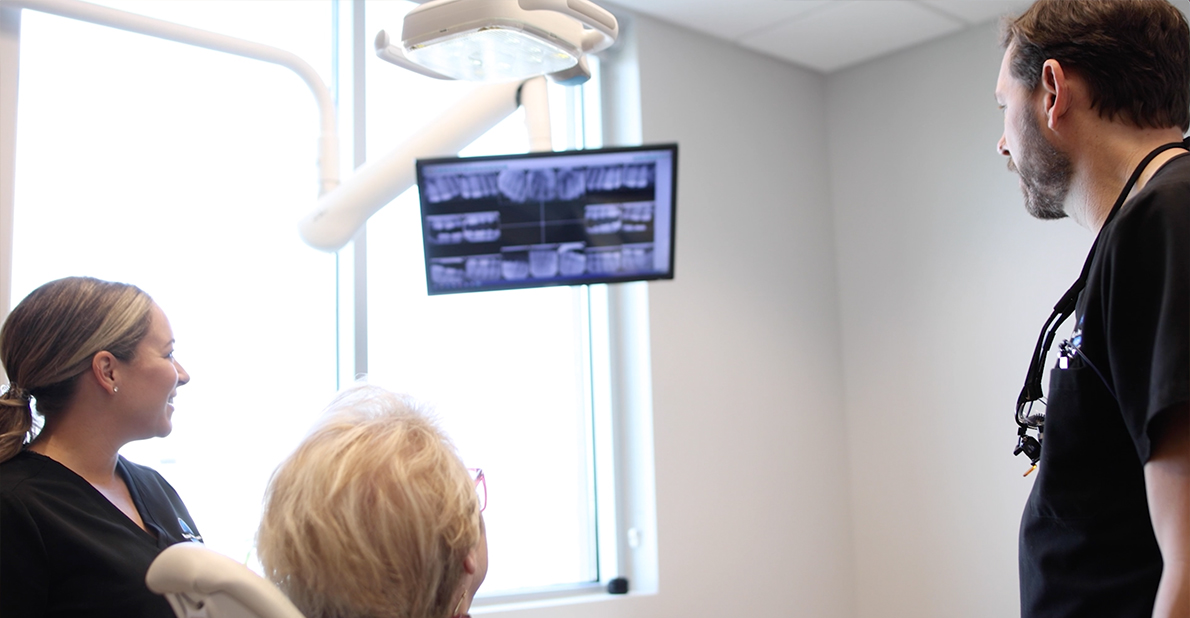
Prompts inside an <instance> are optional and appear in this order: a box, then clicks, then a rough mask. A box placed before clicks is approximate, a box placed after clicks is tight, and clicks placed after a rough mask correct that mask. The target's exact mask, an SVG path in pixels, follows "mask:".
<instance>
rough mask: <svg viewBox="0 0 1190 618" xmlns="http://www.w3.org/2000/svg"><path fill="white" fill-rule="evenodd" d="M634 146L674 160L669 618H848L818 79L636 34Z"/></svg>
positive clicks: (641, 28)
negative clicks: (637, 139)
mask: <svg viewBox="0 0 1190 618" xmlns="http://www.w3.org/2000/svg"><path fill="white" fill-rule="evenodd" d="M637 27H638V31H637V45H638V46H639V61H640V83H641V106H642V111H641V114H642V117H641V120H642V125H643V130H644V131H643V133H644V135H643V137H644V141H645V142H646V143H652V142H666V141H676V142H678V143H679V144H680V149H679V157H678V158H679V172H678V180H679V189H678V202H679V208H678V217H677V220H678V224H677V233H678V245H677V257H676V264H677V274H676V278H675V280H674V281H672V282H669V283H658V284H654V285H652V286H651V287H650V289H649V304H650V316H651V322H650V328H651V330H652V335H653V336H652V353H653V393H654V433H655V441H656V459H657V461H656V470H657V515H658V527H659V534H660V547H659V549H660V567H661V594H662V595H663V596H664V597H665V598H666V600H665V609H666V611H665V613H664V615H667V616H679V615H680V616H762V615H788V616H817V617H831V616H850V615H851V613H852V612H851V601H850V599H851V597H852V594H851V590H852V586H851V573H852V572H851V562H852V561H851V540H850V532H849V505H848V496H847V479H848V472H847V457H846V449H845V441H844V440H845V436H844V433H843V430H844V425H843V417H842V415H841V410H842V380H841V375H840V362H841V361H840V353H839V343H838V342H839V309H838V305H837V301H836V298H837V291H836V285H835V260H834V255H835V248H834V242H833V235H832V216H831V212H830V210H829V199H828V186H827V171H828V170H827V160H826V156H825V155H826V148H827V132H826V126H825V122H824V120H825V115H826V107H825V103H826V101H825V98H824V94H825V89H824V87H825V80H824V79H823V78H822V77H821V76H819V75H816V74H814V73H812V72H809V71H804V70H801V69H798V68H795V67H792V66H790V65H788V64H783V63H780V62H778V61H775V60H770V59H768V58H765V57H761V56H758V55H755V54H752V53H750V52H746V51H743V50H740V49H737V48H735V47H732V46H730V45H727V44H725V43H720V42H716V41H711V40H709V39H707V38H705V37H703V36H700V35H695V34H692V33H690V32H688V31H685V30H681V29H677V28H673V27H670V26H667V25H664V24H661V23H658V22H655V21H650V20H647V19H639V20H638V23H637Z"/></svg>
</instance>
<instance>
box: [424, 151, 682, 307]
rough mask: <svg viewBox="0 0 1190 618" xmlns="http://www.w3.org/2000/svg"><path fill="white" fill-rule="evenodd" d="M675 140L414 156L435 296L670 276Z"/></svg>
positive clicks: (429, 287) (429, 280) (428, 276)
mask: <svg viewBox="0 0 1190 618" xmlns="http://www.w3.org/2000/svg"><path fill="white" fill-rule="evenodd" d="M676 168H677V146H676V145H672V144H670V145H662V146H643V147H636V148H610V149H600V150H585V151H573V152H561V153H532V154H528V155H502V156H496V157H472V158H445V159H431V160H420V161H418V162H417V176H418V189H419V191H420V195H421V212H422V230H423V239H424V252H425V259H426V281H427V290H428V292H429V293H430V294H444V293H454V292H467V291H481V290H502V289H514V288H521V287H539V286H543V285H579V284H587V283H615V282H621V281H636V280H650V279H672V278H673V251H674V237H673V233H674V208H675V204H676V199H675V189H676V171H677V169H676Z"/></svg>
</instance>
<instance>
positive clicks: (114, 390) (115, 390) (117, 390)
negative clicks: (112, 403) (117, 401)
mask: <svg viewBox="0 0 1190 618" xmlns="http://www.w3.org/2000/svg"><path fill="white" fill-rule="evenodd" d="M112 392H113V393H118V392H120V387H119V386H113V387H112Z"/></svg>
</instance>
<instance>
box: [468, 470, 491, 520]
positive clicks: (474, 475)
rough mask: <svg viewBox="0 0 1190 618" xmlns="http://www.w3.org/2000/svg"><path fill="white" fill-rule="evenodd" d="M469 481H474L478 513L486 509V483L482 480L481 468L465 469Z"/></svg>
mask: <svg viewBox="0 0 1190 618" xmlns="http://www.w3.org/2000/svg"><path fill="white" fill-rule="evenodd" d="M467 471H468V472H470V473H471V480H472V481H475V493H476V495H478V496H479V512H480V513H482V512H483V510H484V509H486V508H488V482H487V481H486V480H484V477H483V469H482V468H467Z"/></svg>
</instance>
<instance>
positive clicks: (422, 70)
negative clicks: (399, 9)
mask: <svg viewBox="0 0 1190 618" xmlns="http://www.w3.org/2000/svg"><path fill="white" fill-rule="evenodd" d="M373 46H374V47H375V49H376V57H378V58H380V59H381V60H385V61H388V62H391V63H393V64H395V65H397V66H399V67H401V68H402V69H405V70H407V71H413V72H414V73H417V74H419V75H425V76H426V77H432V78H434V79H446V80H453V79H454V78H453V77H451V76H449V75H443V74H441V73H439V72H437V71H434V70H432V69H428V68H426V67H423V66H422V65H420V64H418V63H416V62H413V61H412V60H410V59H408V58H406V57H405V50H403V49H401V46H400V45H394V44H393V42H392V38H391V37H390V36H388V33H387V32H385V31H384V30H381V31H380V32H377V33H376V39H375V40H374V41H373Z"/></svg>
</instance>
